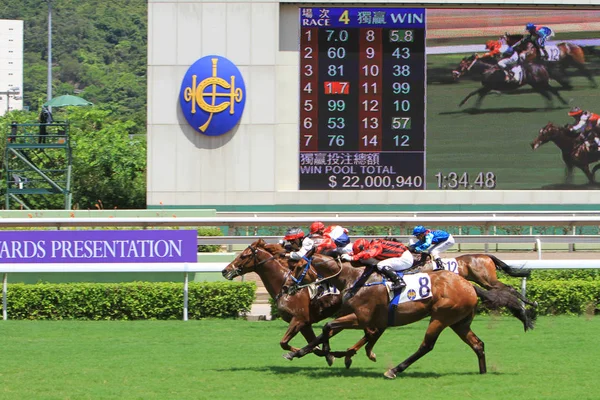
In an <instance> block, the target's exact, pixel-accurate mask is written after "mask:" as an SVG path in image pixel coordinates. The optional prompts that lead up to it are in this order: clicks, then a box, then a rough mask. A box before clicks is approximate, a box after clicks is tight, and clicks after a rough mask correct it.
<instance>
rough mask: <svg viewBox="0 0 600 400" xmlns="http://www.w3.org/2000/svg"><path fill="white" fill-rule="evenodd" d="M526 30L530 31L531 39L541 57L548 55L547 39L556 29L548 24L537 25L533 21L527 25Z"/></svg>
mask: <svg viewBox="0 0 600 400" xmlns="http://www.w3.org/2000/svg"><path fill="white" fill-rule="evenodd" d="M525 30H526V31H527V32H529V40H530V41H531V43H533V45H534V46H535V47H536V48H537V49H538V52H539V53H540V56H541V57H544V58H545V57H547V55H548V53H547V52H546V40H548V38H550V37H552V36H554V31H553V30H552V29H550V28H548V27H547V26H536V25H535V24H532V23H531V22H530V23H528V24H527V25H525Z"/></svg>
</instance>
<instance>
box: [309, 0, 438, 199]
mask: <svg viewBox="0 0 600 400" xmlns="http://www.w3.org/2000/svg"><path fill="white" fill-rule="evenodd" d="M300 29H301V33H300V35H301V37H300V124H299V125H300V135H299V139H300V160H299V163H300V165H299V167H300V168H299V171H300V180H299V181H300V189H301V190H302V189H303V190H423V189H425V87H426V76H425V75H426V62H425V9H421V8H414V9H413V8H355V7H325V8H324V7H318V8H300Z"/></svg>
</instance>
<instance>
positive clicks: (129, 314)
mask: <svg viewBox="0 0 600 400" xmlns="http://www.w3.org/2000/svg"><path fill="white" fill-rule="evenodd" d="M188 293H189V297H188V299H189V302H188V318H189V319H201V318H208V317H237V316H238V314H239V313H241V312H248V311H249V310H250V307H251V306H252V303H253V301H254V298H255V293H256V284H255V283H254V282H239V283H238V282H190V283H189V287H188ZM7 311H8V316H9V318H10V319H36V320H40V319H43V320H61V319H82V320H139V319H161V320H164V319H181V318H182V317H183V285H182V284H181V283H170V282H162V283H152V282H132V283H119V284H114V283H59V284H53V283H40V284H35V285H26V284H11V285H9V286H8V292H7Z"/></svg>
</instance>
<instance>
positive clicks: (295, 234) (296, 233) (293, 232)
mask: <svg viewBox="0 0 600 400" xmlns="http://www.w3.org/2000/svg"><path fill="white" fill-rule="evenodd" d="M303 237H304V231H302V229H300V228H298V227H297V226H294V227H292V228H290V229H288V230H287V232H286V233H285V237H284V239H285V240H296V239H302V238H303Z"/></svg>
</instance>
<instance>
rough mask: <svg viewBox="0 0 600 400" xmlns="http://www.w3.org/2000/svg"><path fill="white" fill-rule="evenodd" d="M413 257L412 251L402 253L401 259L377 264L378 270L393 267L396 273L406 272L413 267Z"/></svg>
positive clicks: (391, 259) (397, 258) (389, 259)
mask: <svg viewBox="0 0 600 400" xmlns="http://www.w3.org/2000/svg"><path fill="white" fill-rule="evenodd" d="M413 261H414V259H413V255H412V253H411V252H410V251H408V250H407V251H405V252H404V253H402V256H401V257H394V258H388V259H387V260H382V261H379V262H378V263H377V269H378V270H381V268H382V267H385V266H388V267H391V268H392V269H393V270H394V271H404V270H406V269H409V268H410V267H412V265H413Z"/></svg>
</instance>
